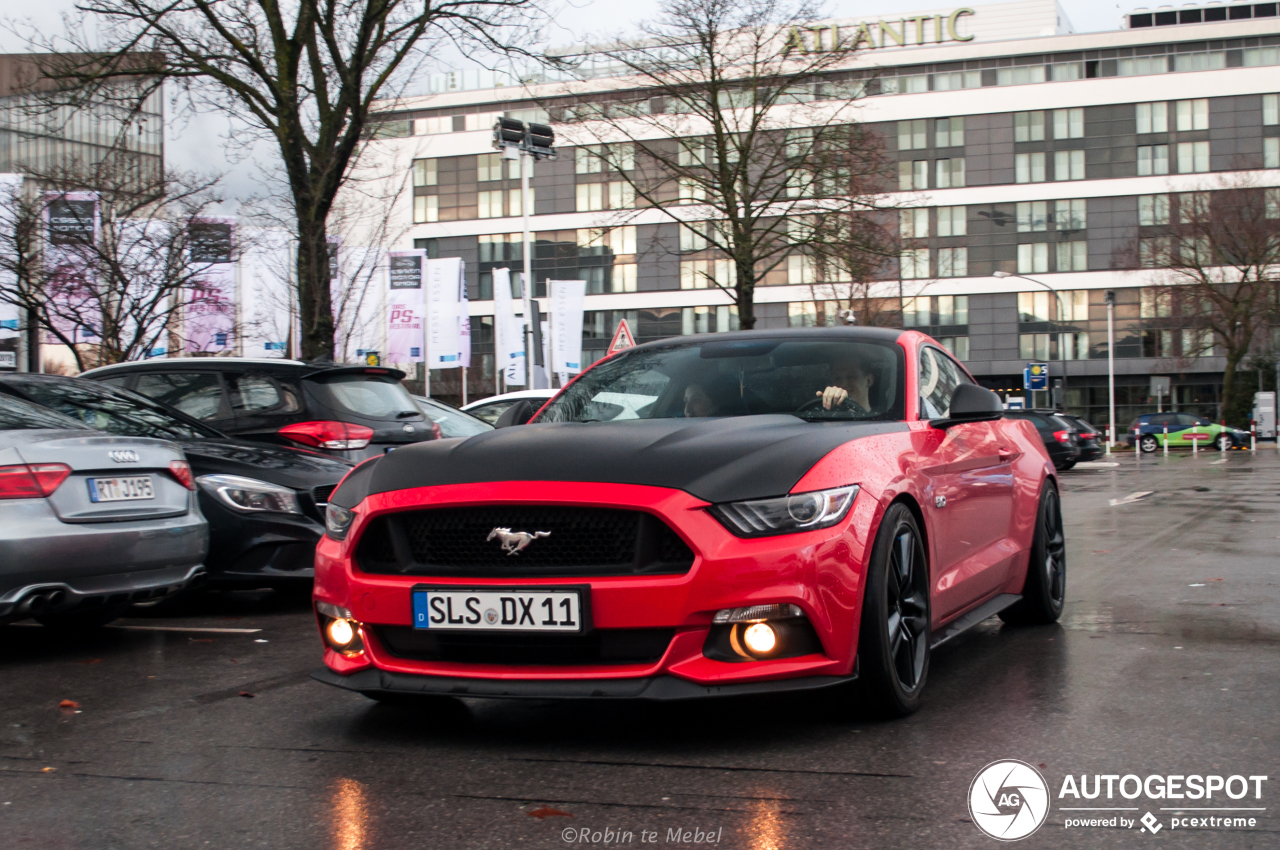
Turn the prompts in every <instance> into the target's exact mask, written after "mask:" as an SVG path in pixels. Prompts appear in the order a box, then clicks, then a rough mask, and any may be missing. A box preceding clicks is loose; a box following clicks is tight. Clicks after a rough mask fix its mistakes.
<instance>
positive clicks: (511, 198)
mask: <svg viewBox="0 0 1280 850" xmlns="http://www.w3.org/2000/svg"><path fill="white" fill-rule="evenodd" d="M536 192H537V190H536V189H534V188H532V187H530V189H529V215H533V210H534V203H535V201H536V197H535V195H536ZM523 200H524V193H523V192H522V191H521V190H519V189H508V190H507V215H524V208H523V206H522V202H523Z"/></svg>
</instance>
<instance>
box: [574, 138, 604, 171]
mask: <svg viewBox="0 0 1280 850" xmlns="http://www.w3.org/2000/svg"><path fill="white" fill-rule="evenodd" d="M603 152H604V145H581V146H579V147H576V148H574V150H573V172H574V173H575V174H599V173H600V172H601V171H603V170H604V160H603V159H602V155H603Z"/></svg>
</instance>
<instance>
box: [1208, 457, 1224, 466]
mask: <svg viewBox="0 0 1280 850" xmlns="http://www.w3.org/2000/svg"><path fill="white" fill-rule="evenodd" d="M1226 462H1227V458H1225V457H1224V458H1223V459H1222V460H1211V461H1209V463H1211V464H1213V463H1226Z"/></svg>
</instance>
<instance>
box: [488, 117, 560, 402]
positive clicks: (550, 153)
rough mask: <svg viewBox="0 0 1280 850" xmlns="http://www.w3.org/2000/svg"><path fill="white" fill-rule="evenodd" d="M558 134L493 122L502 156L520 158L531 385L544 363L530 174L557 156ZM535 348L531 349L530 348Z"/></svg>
mask: <svg viewBox="0 0 1280 850" xmlns="http://www.w3.org/2000/svg"><path fill="white" fill-rule="evenodd" d="M555 143H556V134H555V132H554V131H553V130H552V129H551V128H550V127H548V126H547V125H546V124H532V123H530V124H526V123H525V122H523V121H517V120H516V119H514V118H505V117H499V118H498V120H497V121H495V122H494V124H493V146H494V147H495V148H496V149H498V150H500V151H502V158H503V159H513V160H517V161H519V162H520V218H521V219H522V223H523V225H524V281H523V285H522V286H521V287H520V289H521V290H522V294H523V296H524V297H523V299H522V300H523V301H524V319H525V337H524V339H525V358H524V363H525V369H526V375H525V380H526V384H525V386H527V387H528V388H529V389H539V388H538V387H535V386H534V385H533V367H534V366H535V365H537V366H541V365H543V363H542V328H541V322H540V321H539V319H538V316H537V315H535V313H534V311H533V306H534V305H533V246H532V245H531V244H530V243H531V241H532V238H531V235H530V233H529V207H530V206H531V205H530V203H529V177H530V176H531V175H532V173H533V164H534V162H536V161H538V160H540V159H555V158H556V149H555ZM530 348H532V349H533V350H532V351H529V349H530Z"/></svg>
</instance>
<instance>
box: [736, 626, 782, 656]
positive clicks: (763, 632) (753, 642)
mask: <svg viewBox="0 0 1280 850" xmlns="http://www.w3.org/2000/svg"><path fill="white" fill-rule="evenodd" d="M742 642H743V643H745V644H746V645H747V649H749V650H751V651H752V652H754V653H755V654H757V655H766V654H768V653H770V652H772V651H773V648H774V647H775V646H777V644H778V636H777V635H776V634H775V633H774V631H773V626H771V625H769V624H768V623H755V624H754V625H751V626H748V627H747V630H746V631H745V632H743V634H742Z"/></svg>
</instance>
